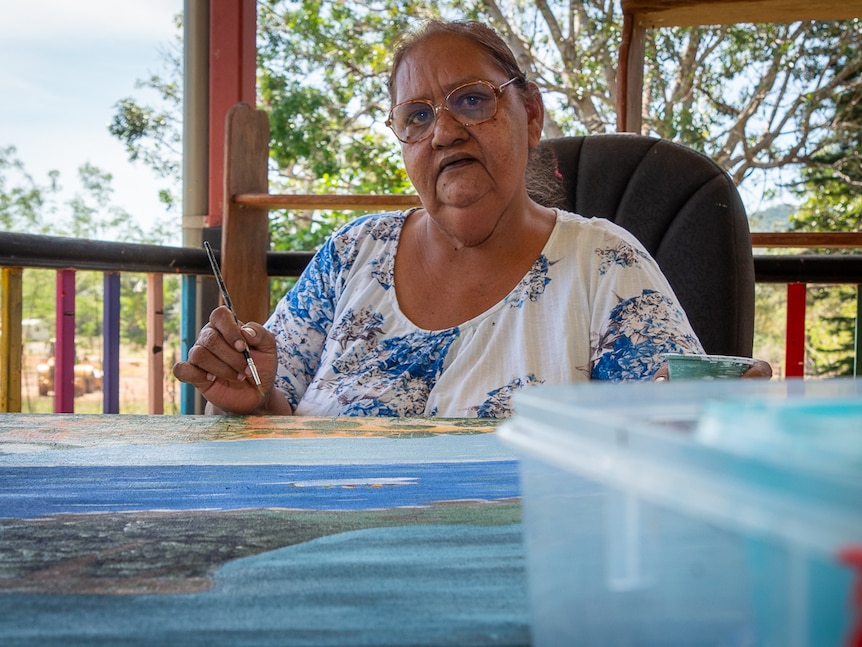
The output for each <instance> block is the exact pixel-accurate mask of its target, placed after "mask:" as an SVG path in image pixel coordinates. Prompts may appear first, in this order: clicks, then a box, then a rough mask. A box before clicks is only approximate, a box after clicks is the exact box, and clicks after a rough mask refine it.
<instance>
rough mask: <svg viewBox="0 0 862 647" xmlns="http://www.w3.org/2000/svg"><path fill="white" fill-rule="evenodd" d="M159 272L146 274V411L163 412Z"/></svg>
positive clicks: (162, 318)
mask: <svg viewBox="0 0 862 647" xmlns="http://www.w3.org/2000/svg"><path fill="white" fill-rule="evenodd" d="M163 278H164V277H163V276H162V275H161V274H147V351H148V352H147V387H148V388H147V394H148V395H147V412H148V413H164V412H165V349H164V345H165V292H164V287H163Z"/></svg>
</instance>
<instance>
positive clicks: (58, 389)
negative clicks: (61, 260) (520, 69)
mask: <svg viewBox="0 0 862 647" xmlns="http://www.w3.org/2000/svg"><path fill="white" fill-rule="evenodd" d="M55 316H56V319H57V323H56V328H57V331H56V334H55V344H54V413H75V270H57V299H56V314H55Z"/></svg>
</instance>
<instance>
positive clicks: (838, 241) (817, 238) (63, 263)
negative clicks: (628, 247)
mask: <svg viewBox="0 0 862 647" xmlns="http://www.w3.org/2000/svg"><path fill="white" fill-rule="evenodd" d="M323 198H324V199H323V200H320V202H318V199H317V196H278V195H243V196H237V197H236V200H237V202H238V203H241V204H246V203H255V204H256V205H258V206H264V207H265V208H267V209H278V208H293V209H295V208H298V207H297V206H296V205H303V208H324V206H321V205H325V207H326V208H337V209H343V210H347V209H363V210H364V209H369V210H378V209H383V208H386V209H395V208H403V207H405V206H412V205H414V204H416V199H415V198H414V197H413V196H323ZM752 244H753V245H755V246H757V247H769V248H816V249H822V248H848V249H862V234H860V233H837V234H827V233H815V234H803V233H795V232H794V233H754V234H752ZM311 255H312V252H268V253H266V254H265V264H266V275H268V276H269V277H290V276H298V275H299V274H300V273H301V272H302V270H303V269H304V267H305V266H306V265H307V263H308V261H309V260H310V258H311ZM754 265H755V278H756V281H757V282H758V283H785V284H787V285H788V315H787V316H788V320H787V346H786V358H785V375H787V376H793V375H802V370H801V369H802V367H803V359H804V348H805V293H806V285H808V284H851V285H857V286H858V285H860V284H862V255H810V254H794V255H755V259H754ZM0 268H2V285H0V288H2V295H1V296H2V300H0V305H2V308H0V315H2V319H0V381H2V396H0V411H20V408H21V355H22V329H21V303H22V290H21V282H22V276H23V269H24V268H46V269H54V270H56V272H57V288H58V289H57V300H56V302H57V307H56V319H57V321H56V338H57V352H56V367H55V371H56V373H55V383H56V388H55V398H54V410H55V411H56V412H58V413H64V412H72V411H73V410H74V404H73V397H74V383H73V379H74V375H73V371H74V350H73V349H74V327H73V326H71V327H70V325H69V322H70V321H71V322H73V321H74V313H75V305H74V298H73V297H74V275H75V271H76V270H91V271H98V272H102V273H103V274H104V281H103V285H104V299H105V301H104V307H103V309H104V312H105V315H104V326H103V329H104V330H103V332H104V335H103V336H104V342H103V344H104V352H103V356H104V362H105V365H104V367H103V369H104V380H103V411H104V412H105V413H118V412H119V379H120V375H119V360H118V358H119V344H120V327H119V321H120V316H121V313H120V310H119V296H120V295H119V274H120V273H122V272H138V273H141V272H143V273H146V274H147V277H148V291H147V300H148V308H147V312H148V318H147V321H148V323H147V328H148V338H147V348H148V353H147V355H148V371H147V374H148V390H149V397H148V411H149V412H150V413H162V411H163V402H162V400H161V398H162V396H161V394H162V386H163V381H164V368H163V367H164V363H163V361H164V359H163V355H162V350H161V349H162V348H163V346H164V341H163V338H162V321H161V318H162V317H163V314H162V313H163V312H164V296H163V293H162V277H163V276H164V275H165V274H180V275H182V276H183V281H184V284H183V289H184V305H183V324H182V326H183V331H182V337H183V352H185V350H186V349H187V348H188V345H189V344H190V343H192V342H193V340H194V338H195V337H196V335H197V328H196V325H195V322H196V320H197V319H196V316H195V314H196V313H195V312H194V311H191V310H189V308H188V307H187V305H186V303H185V302H190V303H194V302H195V298H194V296H191V297H190V296H189V295H190V294H191V295H193V294H194V293H195V290H196V283H195V282H194V279H195V278H196V277H197V276H198V275H201V276H206V277H209V275H210V267H209V263H208V260H207V258H206V254H205V252H204V251H203V250H202V249H191V248H182V247H164V246H154V245H140V244H128V243H109V242H94V241H88V240H79V239H69V238H58V237H49V236H35V235H30V234H9V233H0ZM857 294H858V291H857ZM70 295H71V297H72V298H70ZM858 309H859V299H858V297H857V321H860V320H862V317H860V316H859V314H858ZM857 328H858V325H857ZM860 356H862V352H860V348H859V335H858V334H857V340H856V363H857V374H859V370H858V365H859V358H860ZM188 392H189V391H187V393H188ZM187 397H188V396H187ZM181 410H182V411H183V412H184V413H190V412H191V411H190V409H189V406H188V404H183V406H182V407H181Z"/></svg>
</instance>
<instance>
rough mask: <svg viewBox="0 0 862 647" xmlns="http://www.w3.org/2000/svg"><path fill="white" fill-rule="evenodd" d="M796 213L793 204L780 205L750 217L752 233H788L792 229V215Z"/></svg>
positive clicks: (749, 222)
mask: <svg viewBox="0 0 862 647" xmlns="http://www.w3.org/2000/svg"><path fill="white" fill-rule="evenodd" d="M795 211H796V206H795V205H792V204H778V205H775V206H774V207H768V208H766V209H763V210H762V211H757V212H756V213H753V214H750V215H749V216H748V226H749V228H750V229H751V231H787V230H788V229H790V215H791V214H792V213H794V212H795Z"/></svg>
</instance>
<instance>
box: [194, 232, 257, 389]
mask: <svg viewBox="0 0 862 647" xmlns="http://www.w3.org/2000/svg"><path fill="white" fill-rule="evenodd" d="M204 249H206V250H207V256H208V257H209V259H210V265H212V268H213V274H214V275H215V280H216V283H218V289H219V291H220V292H221V298H222V300H223V301H224V304H225V305H226V306H227V309H228V310H230V313H231V314H232V315H233V320H234V321H235V322H236V325H237V326H239V325H240V323H239V317H237V316H236V310H234V309H233V301H231V300H230V295H229V294H228V292H227V286H226V285H225V284H224V279H223V278H222V275H221V270H220V269H219V266H218V261H217V260H216V257H215V253H214V252H213V248H212V246H211V245H210V244H209V242H208V241H204ZM242 355H243V357H245V361H246V363H247V364H248V368H249V369H250V370H251V379H253V380H254V384H255V386H257V390H258V391H260V393H261V395H264V392H263V386H262V384H261V381H260V374H259V373H258V372H257V366H255V363H254V360H253V359H252V357H251V352H250V351H249V350H248V344H246V347H245V349H244V350H243V351H242Z"/></svg>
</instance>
